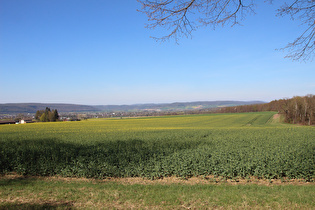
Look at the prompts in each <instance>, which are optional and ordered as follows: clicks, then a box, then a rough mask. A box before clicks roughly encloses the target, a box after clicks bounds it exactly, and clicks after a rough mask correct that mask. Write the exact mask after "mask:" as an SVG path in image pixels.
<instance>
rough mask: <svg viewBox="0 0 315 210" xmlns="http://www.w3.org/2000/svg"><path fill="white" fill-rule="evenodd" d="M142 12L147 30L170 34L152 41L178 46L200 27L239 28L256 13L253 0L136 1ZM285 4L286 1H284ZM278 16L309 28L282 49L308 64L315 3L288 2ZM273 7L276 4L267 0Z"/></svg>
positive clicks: (313, 39) (314, 34)
mask: <svg viewBox="0 0 315 210" xmlns="http://www.w3.org/2000/svg"><path fill="white" fill-rule="evenodd" d="M137 1H138V2H139V3H140V4H141V5H142V9H141V10H139V11H140V12H142V13H144V14H146V15H147V17H148V22H149V24H147V25H146V27H147V28H150V29H155V28H158V27H165V28H167V29H168V30H169V33H168V34H167V35H165V36H162V37H153V38H154V39H155V40H157V41H165V40H169V39H174V40H175V42H176V43H178V40H179V38H181V37H187V38H188V37H191V36H192V32H193V31H194V30H196V29H197V28H198V27H201V26H210V27H212V28H213V29H215V28H216V27H218V26H226V25H230V26H234V25H237V24H240V22H241V21H242V20H244V18H245V17H246V15H248V14H253V13H255V12H254V7H255V5H254V3H253V2H254V0H137ZM283 1H284V0H283ZM288 1H289V2H290V4H287V3H285V4H284V5H283V6H282V7H281V8H280V9H279V10H278V15H280V16H284V15H290V16H291V18H292V19H298V20H300V21H301V22H302V25H306V26H307V27H306V29H305V31H304V32H303V33H302V34H301V35H300V36H299V37H298V38H297V39H295V40H294V41H293V42H292V43H289V44H288V45H287V46H285V47H284V48H282V50H288V51H289V54H288V55H287V56H286V57H287V58H291V59H293V60H308V59H310V58H312V57H314V51H315V0H288ZM265 2H269V3H272V2H273V0H265Z"/></svg>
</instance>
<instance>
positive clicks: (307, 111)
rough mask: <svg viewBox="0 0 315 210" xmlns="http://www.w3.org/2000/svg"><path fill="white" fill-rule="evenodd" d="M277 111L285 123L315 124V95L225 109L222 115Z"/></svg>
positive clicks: (221, 109)
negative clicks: (282, 116)
mask: <svg viewBox="0 0 315 210" xmlns="http://www.w3.org/2000/svg"><path fill="white" fill-rule="evenodd" d="M260 111H277V112H279V114H283V115H284V117H285V119H284V120H285V122H287V123H293V124H304V125H314V124H315V95H311V94H309V95H306V96H295V97H293V98H290V99H281V100H274V101H271V102H269V103H266V104H254V105H243V106H234V107H224V108H220V109H218V110H217V112H220V113H239V112H260Z"/></svg>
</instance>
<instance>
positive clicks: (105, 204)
mask: <svg viewBox="0 0 315 210" xmlns="http://www.w3.org/2000/svg"><path fill="white" fill-rule="evenodd" d="M150 183H152V184H133V183H129V184H128V183H123V182H121V181H101V180H99V181H97V180H89V179H69V180H67V179H64V180H60V179H47V178H36V177H29V178H25V177H16V178H7V177H2V178H1V179H0V209H16V208H23V209H42V208H46V209H76V208H92V209H93V208H118V209H122V208H156V209H183V208H231V207H233V209H242V208H262V209H268V208H277V209H278V208H281V209H295V208H302V209H313V208H315V203H314V197H315V185H314V184H313V183H308V184H303V185H297V184H284V185H275V184H270V185H257V184H238V185H232V184H225V183H222V184H179V183H173V184H172V183H168V184H161V183H159V182H150Z"/></svg>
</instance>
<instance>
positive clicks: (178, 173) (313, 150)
mask: <svg viewBox="0 0 315 210" xmlns="http://www.w3.org/2000/svg"><path fill="white" fill-rule="evenodd" d="M274 114H275V113H274V112H258V113H242V114H209V115H183V116H165V117H147V118H123V119H93V120H92V119H91V120H85V121H80V122H53V123H33V124H24V125H1V126H0V173H1V174H10V173H12V172H14V173H18V174H22V175H36V176H38V175H39V176H55V175H58V176H63V177H85V178H106V177H146V178H149V179H159V178H163V177H173V176H175V177H182V178H189V177H192V176H209V175H211V176H220V177H224V178H227V179H237V178H249V177H256V178H265V179H303V180H305V181H314V172H315V127H312V126H297V125H289V124H283V123H280V122H276V120H275V119H274V118H273V115H274Z"/></svg>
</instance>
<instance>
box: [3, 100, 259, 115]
mask: <svg viewBox="0 0 315 210" xmlns="http://www.w3.org/2000/svg"><path fill="white" fill-rule="evenodd" d="M262 103H265V102H263V101H199V102H180V103H179V102H177V103H164V104H134V105H98V106H93V105H76V104H53V103H52V104H49V103H7V104H0V114H17V113H35V112H36V111H37V110H43V109H45V108H46V107H50V108H52V109H57V110H58V112H119V111H123V112H130V111H185V110H198V109H209V108H217V107H229V106H238V105H249V104H262Z"/></svg>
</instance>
